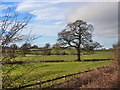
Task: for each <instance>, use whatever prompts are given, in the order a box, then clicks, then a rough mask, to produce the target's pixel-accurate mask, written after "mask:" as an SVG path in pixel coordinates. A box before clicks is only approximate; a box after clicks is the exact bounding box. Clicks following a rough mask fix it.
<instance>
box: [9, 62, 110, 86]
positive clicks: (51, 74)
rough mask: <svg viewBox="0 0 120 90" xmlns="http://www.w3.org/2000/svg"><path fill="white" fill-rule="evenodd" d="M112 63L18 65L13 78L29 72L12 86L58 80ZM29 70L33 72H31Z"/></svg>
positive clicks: (13, 72)
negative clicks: (61, 77)
mask: <svg viewBox="0 0 120 90" xmlns="http://www.w3.org/2000/svg"><path fill="white" fill-rule="evenodd" d="M110 63H111V61H94V62H59V63H26V64H24V65H18V67H17V68H16V69H15V70H14V71H12V73H11V75H12V78H16V77H18V76H19V75H22V74H23V73H26V72H28V73H27V74H25V75H24V76H23V77H21V78H20V79H19V80H16V81H14V82H13V83H12V84H11V85H10V86H13V87H18V85H19V86H20V85H21V83H22V84H23V83H25V84H24V85H27V84H31V83H35V82H38V81H43V80H48V79H51V78H56V77H59V76H62V75H67V74H72V73H77V72H81V71H85V70H88V69H93V68H97V67H101V66H104V65H108V64H110ZM29 70H31V71H30V72H29Z"/></svg>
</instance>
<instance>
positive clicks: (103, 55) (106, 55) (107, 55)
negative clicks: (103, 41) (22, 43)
mask: <svg viewBox="0 0 120 90" xmlns="http://www.w3.org/2000/svg"><path fill="white" fill-rule="evenodd" d="M112 57H113V54H112V52H110V51H95V52H94V54H89V55H82V56H81V59H82V60H85V59H111V58H112ZM16 60H17V61H42V60H66V61H74V60H77V55H28V56H26V57H17V58H16Z"/></svg>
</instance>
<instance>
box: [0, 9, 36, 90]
mask: <svg viewBox="0 0 120 90" xmlns="http://www.w3.org/2000/svg"><path fill="white" fill-rule="evenodd" d="M31 17H32V16H31V15H28V14H27V15H26V16H25V15H24V16H22V17H21V16H20V14H18V13H16V12H14V11H13V12H12V10H11V9H10V8H8V9H6V14H5V15H2V16H1V17H0V43H1V44H0V46H1V47H2V57H3V58H2V72H3V73H2V88H7V87H14V85H15V83H16V82H17V83H18V84H19V85H21V84H25V82H24V83H23V82H21V81H20V78H21V77H23V76H24V75H26V74H28V73H29V72H31V71H32V70H33V68H34V66H33V65H32V67H33V68H29V70H28V71H27V72H24V73H22V74H21V75H18V76H15V77H12V76H11V72H12V71H14V70H16V69H17V68H21V65H16V64H12V63H11V64H6V62H8V63H9V62H11V61H13V60H14V58H15V57H14V56H12V55H11V54H9V53H8V51H11V50H9V49H8V47H7V46H8V45H9V44H10V43H11V42H15V41H19V40H22V41H23V40H25V38H26V35H22V34H21V32H22V30H23V29H24V28H25V27H26V26H27V25H28V23H29V21H30V19H31ZM35 39H36V37H34V36H30V37H29V40H28V41H30V40H31V41H32V40H35ZM12 50H15V49H12ZM12 53H13V52H12ZM24 66H25V65H24ZM27 67H29V66H27ZM27 67H26V68H27ZM30 67H31V66H30ZM16 87H17V86H16Z"/></svg>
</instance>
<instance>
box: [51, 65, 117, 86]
mask: <svg viewBox="0 0 120 90" xmlns="http://www.w3.org/2000/svg"><path fill="white" fill-rule="evenodd" d="M118 80H119V79H118V72H117V69H116V68H115V67H114V66H108V67H106V68H101V69H96V70H94V71H93V72H89V73H84V74H81V75H79V76H78V77H75V78H72V79H70V80H68V81H65V82H64V83H62V84H59V85H54V87H53V86H52V87H53V88H118V82H119V81H118Z"/></svg>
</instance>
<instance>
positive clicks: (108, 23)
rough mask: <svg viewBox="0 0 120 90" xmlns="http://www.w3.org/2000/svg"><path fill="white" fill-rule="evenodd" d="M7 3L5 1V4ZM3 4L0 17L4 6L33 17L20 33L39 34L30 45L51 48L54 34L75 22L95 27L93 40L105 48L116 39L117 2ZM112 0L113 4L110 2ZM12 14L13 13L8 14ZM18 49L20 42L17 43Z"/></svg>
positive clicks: (66, 0) (21, 1) (22, 1)
mask: <svg viewBox="0 0 120 90" xmlns="http://www.w3.org/2000/svg"><path fill="white" fill-rule="evenodd" d="M5 1H6V2H5ZM5 1H4V2H3V3H2V6H1V8H2V14H3V15H4V12H5V11H6V8H7V7H10V8H12V10H13V12H18V13H20V14H21V15H22V16H23V17H24V16H25V14H30V15H32V16H33V17H32V19H31V21H30V23H29V24H28V26H27V28H25V29H24V30H23V32H22V34H28V33H29V32H30V31H31V32H32V34H36V35H42V36H41V37H40V38H39V39H37V40H35V41H34V42H33V43H32V44H35V45H38V46H39V47H43V46H44V44H45V43H50V44H51V45H53V44H54V43H56V42H57V38H58V37H57V34H58V33H59V32H60V31H62V30H63V29H64V28H65V26H66V25H67V24H68V23H71V22H74V21H76V20H78V19H80V20H83V21H85V22H87V23H89V24H92V25H93V27H94V33H93V40H94V41H97V42H99V43H100V44H102V45H103V46H104V48H111V47H112V44H114V43H117V40H118V3H117V0H109V2H108V0H104V1H105V2H104V1H102V2H98V0H91V2H90V1H89V2H88V0H84V2H83V1H79V0H75V1H74V2H73V1H72V0H61V1H60V0H56V1H54V0H44V1H43V0H39V1H38V0H19V2H18V1H17V0H9V2H8V0H5ZM113 1H114V2H113ZM11 14H12V13H11ZM17 44H18V45H19V46H20V45H21V43H17Z"/></svg>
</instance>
